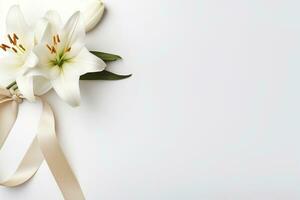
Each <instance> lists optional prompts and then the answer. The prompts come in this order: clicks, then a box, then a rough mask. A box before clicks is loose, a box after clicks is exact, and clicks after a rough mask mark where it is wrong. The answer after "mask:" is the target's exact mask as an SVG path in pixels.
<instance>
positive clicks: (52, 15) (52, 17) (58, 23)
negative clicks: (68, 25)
mask: <svg viewBox="0 0 300 200" xmlns="http://www.w3.org/2000/svg"><path fill="white" fill-rule="evenodd" d="M44 18H45V19H46V20H47V21H48V22H49V23H50V25H51V26H52V27H53V28H55V29H56V30H59V29H61V28H62V20H61V17H60V15H59V14H58V12H57V11H54V10H49V11H48V12H47V13H46V15H45V16H44Z"/></svg>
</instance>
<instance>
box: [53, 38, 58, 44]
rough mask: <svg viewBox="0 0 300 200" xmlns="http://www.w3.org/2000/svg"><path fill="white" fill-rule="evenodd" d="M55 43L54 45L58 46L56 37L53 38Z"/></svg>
mask: <svg viewBox="0 0 300 200" xmlns="http://www.w3.org/2000/svg"><path fill="white" fill-rule="evenodd" d="M53 43H54V45H57V43H56V37H55V36H53Z"/></svg>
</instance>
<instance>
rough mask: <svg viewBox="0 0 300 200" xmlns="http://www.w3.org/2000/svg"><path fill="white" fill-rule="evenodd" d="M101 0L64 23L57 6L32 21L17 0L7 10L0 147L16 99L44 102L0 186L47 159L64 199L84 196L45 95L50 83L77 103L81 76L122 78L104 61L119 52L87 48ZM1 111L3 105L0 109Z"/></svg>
mask: <svg viewBox="0 0 300 200" xmlns="http://www.w3.org/2000/svg"><path fill="white" fill-rule="evenodd" d="M103 12H104V4H103V2H102V1H100V0H95V1H94V2H93V3H92V4H91V5H90V6H89V7H88V9H87V11H86V12H83V13H81V12H79V11H78V12H75V13H74V14H73V15H72V16H71V17H70V18H69V20H68V21H67V22H66V23H65V24H64V25H63V24H62V22H61V18H60V16H59V14H58V13H57V12H56V11H48V12H47V13H46V15H45V16H44V17H43V18H41V19H40V20H39V21H38V23H37V25H36V27H34V28H32V27H31V26H29V25H28V24H27V23H26V21H25V19H24V16H23V14H22V12H21V10H20V7H19V6H17V5H14V6H12V7H11V8H10V9H9V11H8V14H7V18H6V25H7V37H6V38H7V40H6V41H3V42H2V43H1V44H0V50H1V51H2V53H3V57H2V58H0V86H1V87H2V89H0V109H2V108H4V107H9V109H10V112H9V113H4V114H3V115H1V117H0V148H1V147H2V146H3V144H4V143H5V140H6V138H7V136H8V135H9V132H10V130H11V128H12V127H13V125H14V123H15V121H16V118H17V112H18V105H19V104H20V103H21V102H22V101H23V100H24V99H26V100H29V101H35V100H37V99H39V100H41V101H42V102H43V113H42V116H41V120H40V123H39V128H38V133H37V136H36V138H35V139H34V141H33V142H32V144H31V146H30V147H29V149H28V151H27V152H26V154H25V156H24V158H23V160H22V161H21V163H20V165H19V166H18V168H17V170H16V172H15V173H14V174H13V175H12V176H11V177H10V178H8V179H6V180H0V184H1V185H3V186H8V187H14V186H18V185H20V184H22V183H24V182H26V181H28V180H29V179H30V178H31V177H32V176H33V175H34V174H35V173H36V171H37V170H38V168H39V166H40V165H41V163H42V162H43V161H44V160H46V162H47V164H48V166H49V168H50V170H51V172H52V174H53V176H54V178H55V179H56V182H57V184H58V186H59V188H60V190H61V191H62V194H63V196H64V198H65V199H69V200H76V199H78V200H82V199H84V195H83V192H82V190H81V187H80V185H79V183H78V181H77V179H76V177H75V175H74V173H73V172H72V169H71V167H70V166H69V164H68V162H67V159H66V158H65V155H64V154H63V152H62V150H61V148H60V146H59V143H58V141H57V138H56V134H55V124H54V115H53V112H52V109H51V107H50V105H49V104H48V103H47V102H46V101H45V99H43V97H42V96H43V95H44V94H45V93H47V92H48V91H49V90H51V89H52V88H53V89H54V90H55V92H56V93H57V95H58V96H59V97H60V98H61V99H62V100H64V101H65V102H67V103H68V104H69V105H71V106H78V105H79V104H80V89H79V81H80V80H120V79H124V78H128V77H130V76H131V75H118V74H115V73H112V72H109V71H107V70H105V68H106V66H107V64H106V63H107V62H111V61H116V60H119V59H121V57H120V56H118V55H114V54H108V53H103V52H96V51H89V50H88V49H87V47H86V46H85V37H86V33H87V32H89V31H90V30H92V29H93V28H94V27H95V26H96V25H97V24H98V22H99V21H100V19H101V18H102V15H103ZM0 111H1V110H0Z"/></svg>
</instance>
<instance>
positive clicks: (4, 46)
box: [0, 44, 10, 51]
mask: <svg viewBox="0 0 300 200" xmlns="http://www.w3.org/2000/svg"><path fill="white" fill-rule="evenodd" d="M0 48H1V49H2V50H3V51H6V49H10V46H8V45H6V44H1V45H0Z"/></svg>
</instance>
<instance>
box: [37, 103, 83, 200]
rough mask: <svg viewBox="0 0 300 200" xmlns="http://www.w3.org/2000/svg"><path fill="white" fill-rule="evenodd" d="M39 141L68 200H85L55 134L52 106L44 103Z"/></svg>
mask: <svg viewBox="0 0 300 200" xmlns="http://www.w3.org/2000/svg"><path fill="white" fill-rule="evenodd" d="M42 102H43V113H42V116H41V119H40V123H39V128H38V133H37V139H38V143H39V145H40V149H41V151H42V153H43V155H44V158H45V160H46V162H47V164H48V166H49V168H50V170H51V172H52V174H53V176H54V178H55V180H56V183H57V185H58V186H59V188H60V190H61V192H62V194H63V196H64V198H65V199H66V200H85V198H84V195H83V192H82V190H81V187H80V185H79V182H78V180H77V179H76V176H75V175H74V173H73V171H72V169H71V167H70V165H69V163H68V161H67V159H66V157H65V155H64V153H63V151H62V149H61V147H60V145H59V143H58V140H57V138H56V133H55V120H54V114H53V111H52V109H51V107H50V105H49V104H48V103H47V102H45V101H43V100H42Z"/></svg>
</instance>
